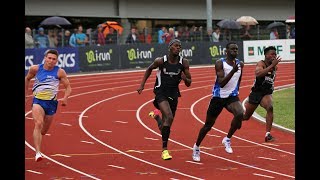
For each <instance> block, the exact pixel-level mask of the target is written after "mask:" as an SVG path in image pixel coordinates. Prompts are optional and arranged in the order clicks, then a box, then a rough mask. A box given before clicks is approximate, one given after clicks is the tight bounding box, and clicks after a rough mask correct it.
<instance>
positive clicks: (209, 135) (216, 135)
mask: <svg viewBox="0 0 320 180" xmlns="http://www.w3.org/2000/svg"><path fill="white" fill-rule="evenodd" d="M207 136H214V137H221V136H219V135H215V134H207Z"/></svg>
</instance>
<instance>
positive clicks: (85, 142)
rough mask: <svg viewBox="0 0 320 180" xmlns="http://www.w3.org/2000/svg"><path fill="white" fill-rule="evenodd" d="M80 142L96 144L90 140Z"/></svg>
mask: <svg viewBox="0 0 320 180" xmlns="http://www.w3.org/2000/svg"><path fill="white" fill-rule="evenodd" d="M80 142H83V143H88V144H94V142H90V141H80Z"/></svg>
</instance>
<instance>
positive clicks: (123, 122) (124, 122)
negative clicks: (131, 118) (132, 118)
mask: <svg viewBox="0 0 320 180" xmlns="http://www.w3.org/2000/svg"><path fill="white" fill-rule="evenodd" d="M115 122H116V123H122V124H126V123H128V122H126V121H115Z"/></svg>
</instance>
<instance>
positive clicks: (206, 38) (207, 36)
mask: <svg viewBox="0 0 320 180" xmlns="http://www.w3.org/2000/svg"><path fill="white" fill-rule="evenodd" d="M212 34H213V33H212V29H208V30H207V34H204V36H203V41H205V42H212V41H213V40H212Z"/></svg>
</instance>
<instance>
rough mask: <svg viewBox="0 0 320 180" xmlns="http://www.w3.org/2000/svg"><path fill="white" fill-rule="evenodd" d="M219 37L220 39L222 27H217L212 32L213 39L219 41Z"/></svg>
mask: <svg viewBox="0 0 320 180" xmlns="http://www.w3.org/2000/svg"><path fill="white" fill-rule="evenodd" d="M219 39H220V28H218V27H217V28H216V29H215V30H214V32H213V33H212V41H213V42H219Z"/></svg>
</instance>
